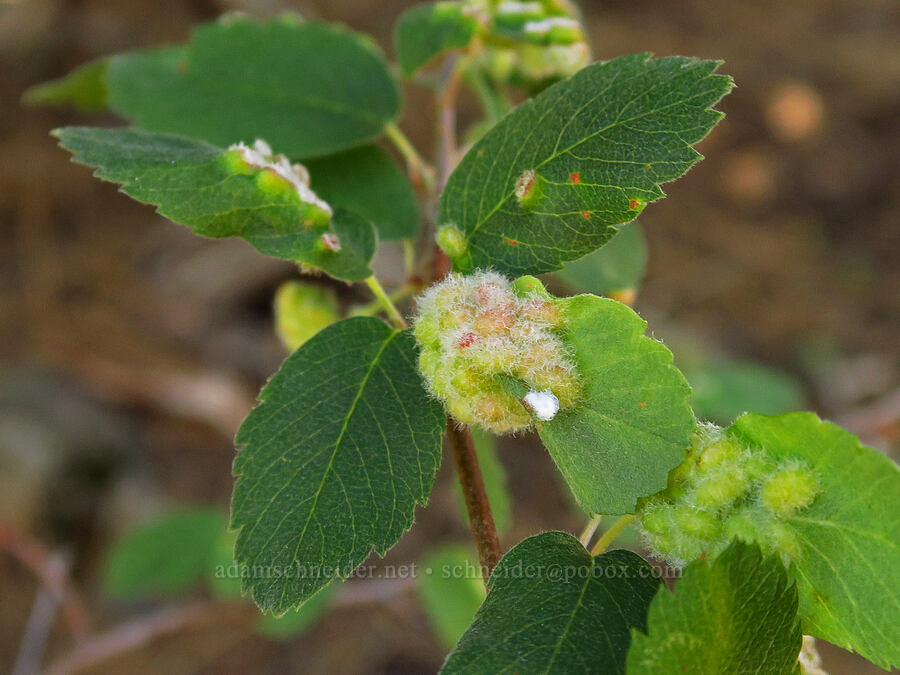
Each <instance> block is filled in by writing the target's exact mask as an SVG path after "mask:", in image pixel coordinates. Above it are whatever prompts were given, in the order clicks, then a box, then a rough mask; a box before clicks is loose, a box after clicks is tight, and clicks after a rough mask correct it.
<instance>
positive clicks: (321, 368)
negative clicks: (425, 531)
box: [232, 317, 444, 613]
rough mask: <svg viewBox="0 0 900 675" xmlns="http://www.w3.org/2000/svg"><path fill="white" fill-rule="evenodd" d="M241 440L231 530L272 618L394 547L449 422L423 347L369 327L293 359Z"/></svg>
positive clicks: (340, 329)
mask: <svg viewBox="0 0 900 675" xmlns="http://www.w3.org/2000/svg"><path fill="white" fill-rule="evenodd" d="M260 401H261V403H260V405H259V406H258V407H257V408H256V409H255V410H254V411H253V412H252V413H250V416H249V417H248V418H247V419H246V421H245V422H244V424H243V425H242V426H241V428H240V431H239V432H238V435H237V441H236V442H237V445H238V446H239V447H241V448H242V450H241V451H240V452H239V453H238V455H237V458H236V459H235V462H234V474H235V476H237V477H238V480H237V483H236V485H235V489H234V499H233V502H232V526H233V527H235V528H240V533H239V535H238V542H237V548H236V551H235V554H236V555H235V557H236V559H237V560H238V562H239V563H243V564H246V565H247V566H248V570H249V574H248V576H247V578H246V579H245V580H244V588H245V589H246V590H250V591H251V592H252V593H253V598H254V599H255V600H256V603H257V604H258V605H259V606H260V607H261V608H262V609H263V610H267V611H273V612H275V613H281V612H284V611H286V610H288V609H291V608H295V607H298V606H300V605H301V604H302V603H304V602H305V601H306V600H308V599H309V598H310V597H312V596H313V595H314V594H315V593H316V592H317V591H319V590H320V589H321V588H322V587H324V586H325V585H326V584H327V583H328V582H330V581H331V580H332V579H335V578H342V579H345V578H347V576H348V575H349V574H350V573H351V572H352V571H353V569H355V568H356V566H357V565H359V564H360V563H361V562H363V560H365V558H366V557H367V556H368V555H369V553H370V552H371V551H372V550H373V549H374V550H375V551H376V552H378V553H379V554H380V555H384V553H385V552H386V551H387V550H388V549H389V548H390V547H391V546H393V545H394V543H395V542H396V541H397V540H398V539H399V538H400V536H401V535H402V534H403V532H405V531H406V530H407V529H408V528H409V527H410V525H412V521H413V511H414V509H415V505H416V504H424V503H425V502H426V501H427V499H428V495H429V494H430V492H431V488H432V485H433V482H434V473H435V471H436V470H437V467H438V464H439V463H440V454H441V433H442V431H443V428H444V414H443V411H442V410H441V406H440V405H439V404H438V403H437V402H436V401H435V400H433V399H432V398H430V397H429V396H428V395H427V394H426V393H425V389H424V388H423V385H422V381H421V379H420V377H419V373H418V371H417V369H416V353H415V342H414V340H413V337H412V335H411V334H410V333H409V332H408V331H397V330H394V329H392V328H391V327H389V326H388V325H387V324H385V323H384V322H382V321H380V320H378V319H373V318H369V317H358V318H353V319H346V320H344V321H341V322H339V323H336V324H333V325H331V326H329V327H328V328H326V329H325V330H323V331H322V332H321V333H319V334H318V335H317V336H315V337H314V338H313V339H311V340H310V341H309V342H307V343H306V344H304V345H303V346H302V347H301V348H300V349H298V350H297V351H296V352H294V354H293V355H292V356H290V357H289V358H288V359H287V360H286V361H285V362H284V364H282V366H281V369H280V370H279V371H278V373H277V374H276V375H275V376H274V377H273V378H272V379H271V381H270V382H269V384H267V385H266V387H265V388H264V389H263V390H262V393H261V394H260Z"/></svg>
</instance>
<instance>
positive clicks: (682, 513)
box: [674, 504, 722, 540]
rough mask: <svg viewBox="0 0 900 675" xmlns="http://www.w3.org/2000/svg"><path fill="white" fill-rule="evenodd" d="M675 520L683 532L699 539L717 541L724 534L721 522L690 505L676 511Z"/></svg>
mask: <svg viewBox="0 0 900 675" xmlns="http://www.w3.org/2000/svg"><path fill="white" fill-rule="evenodd" d="M674 520H675V524H676V525H678V527H679V528H680V529H681V531H682V532H684V533H685V534H686V535H689V536H691V537H696V538H698V539H706V540H709V539H715V538H717V537H718V536H719V535H720V534H721V533H722V521H721V520H719V519H718V518H716V516H715V515H713V514H711V513H709V512H707V511H701V510H700V509H697V508H693V507H691V506H690V505H688V504H685V505H683V506H680V507H678V508H677V509H676V510H675V514H674Z"/></svg>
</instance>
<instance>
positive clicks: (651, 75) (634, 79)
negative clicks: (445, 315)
mask: <svg viewBox="0 0 900 675" xmlns="http://www.w3.org/2000/svg"><path fill="white" fill-rule="evenodd" d="M718 65H719V64H718V62H715V61H698V60H696V59H689V58H684V57H667V58H662V59H655V60H654V59H651V58H650V56H649V55H648V54H634V55H631V56H624V57H621V58H618V59H615V60H613V61H609V62H606V63H597V64H594V65H592V66H588V67H587V68H584V69H582V70H581V71H580V72H578V73H577V74H575V75H574V76H573V77H571V78H568V79H566V80H563V81H562V82H559V83H557V84H555V85H553V86H552V87H549V88H548V89H546V90H545V91H544V92H542V93H541V94H539V95H538V96H537V97H535V98H533V99H531V100H528V101H526V102H525V103H523V104H522V105H520V106H519V107H518V108H516V109H515V110H514V111H513V112H512V113H510V114H509V115H507V116H506V117H505V118H504V119H503V120H501V121H500V122H499V123H498V124H497V125H496V126H495V127H494V128H493V129H491V130H490V131H489V132H488V133H487V134H486V135H485V136H484V137H483V138H482V139H481V140H480V141H479V142H478V143H476V144H475V146H474V147H473V148H472V149H471V150H470V151H469V152H468V153H467V154H466V156H465V157H464V158H463V160H462V162H460V164H459V166H458V167H457V168H456V170H455V171H454V172H453V174H452V175H451V177H450V180H449V181H448V184H447V187H446V189H445V190H444V192H443V194H442V196H441V203H440V212H439V223H440V224H442V225H443V224H447V223H453V224H455V225H456V226H457V227H458V228H459V229H460V230H462V232H463V234H464V235H465V238H466V242H467V244H468V251H467V252H466V253H465V254H463V255H461V256H459V257H457V258H456V259H455V260H454V265H455V266H456V268H457V270H459V271H461V272H468V271H471V270H472V269H475V268H479V267H492V268H493V269H495V270H497V271H499V272H503V273H505V274H507V275H509V276H519V275H524V274H540V273H543V272H551V271H553V270H557V269H559V268H560V267H562V266H563V264H564V263H565V262H566V261H569V260H574V259H576V258H580V257H581V256H583V255H586V254H587V253H590V252H591V251H593V250H595V249H597V248H599V247H600V246H602V245H603V244H604V243H605V242H606V241H607V240H608V239H609V238H610V237H612V236H613V234H615V232H616V231H617V229H618V227H619V226H620V225H621V224H623V223H626V222H629V221H631V220H633V219H634V218H635V217H636V216H637V215H638V213H640V211H641V209H642V208H643V206H644V204H646V203H648V202H651V201H655V200H657V199H660V198H662V197H663V196H664V193H663V191H662V189H661V188H660V185H661V184H662V183H666V182H668V181H671V180H675V179H676V178H678V177H680V176H681V175H683V174H684V173H685V172H686V171H687V170H688V169H689V168H690V167H691V166H692V165H693V164H695V163H696V162H697V161H698V160H699V159H700V158H701V156H700V154H699V153H698V152H697V151H695V150H694V149H693V148H692V147H691V146H692V144H694V143H696V142H698V141H699V140H701V139H702V138H703V137H704V136H706V134H707V133H708V132H709V131H710V129H712V127H713V126H714V125H715V124H716V122H717V121H718V120H719V119H720V118H721V117H722V113H719V112H716V111H714V110H712V109H711V106H712V105H714V104H715V103H716V102H717V101H718V100H719V99H720V98H722V96H724V95H725V94H727V93H728V91H729V90H730V89H731V87H732V81H731V79H730V78H729V77H726V76H724V75H717V74H714V72H713V71H714V70H715V69H716V67H717V66H718ZM527 171H533V172H534V173H535V180H534V182H533V184H532V185H531V186H530V188H529V191H528V197H527V199H526V200H525V201H523V202H522V203H520V201H519V199H518V198H517V196H516V194H515V191H516V184H517V182H518V181H520V179H521V178H522V177H523V176H524V175H525V174H526V172H527Z"/></svg>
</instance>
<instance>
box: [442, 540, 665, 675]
mask: <svg viewBox="0 0 900 675" xmlns="http://www.w3.org/2000/svg"><path fill="white" fill-rule="evenodd" d="M488 585H489V588H490V591H489V592H488V595H487V598H486V599H485V601H484V603H483V604H482V605H481V608H480V609H479V610H478V612H477V614H476V615H475V620H474V621H473V623H472V625H471V626H470V627H469V629H468V630H467V631H466V632H465V634H464V635H463V636H462V638H461V639H460V641H459V644H457V646H456V648H455V649H454V650H453V651H452V652H451V653H450V655H449V656H448V657H447V660H446V662H445V663H444V667H443V668H442V669H441V673H444V674H445V675H448V674H452V673H500V672H514V673H521V674H523V675H524V674H526V673H565V674H567V675H572V674H575V673H624V672H625V654H626V652H627V651H628V644H629V642H630V630H631V629H632V628H635V627H636V628H641V629H644V628H645V627H646V616H647V608H648V607H649V605H650V601H651V600H652V599H653V595H654V594H655V593H656V591H657V589H658V588H659V586H660V580H659V576H657V574H656V573H655V572H654V570H653V568H651V567H650V566H649V565H648V564H647V563H646V562H645V561H644V560H642V559H641V558H640V557H639V556H637V555H635V554H634V553H632V552H631V551H611V552H609V553H605V554H603V555H600V556H597V557H596V558H592V557H591V555H590V554H589V553H588V552H587V551H586V550H585V548H584V546H582V545H581V543H580V542H579V541H578V540H577V539H575V538H574V537H572V536H571V535H569V534H566V533H564V532H545V533H544V534H538V535H535V536H533V537H529V538H528V539H525V540H524V541H522V542H520V543H519V544H517V545H516V546H515V547H513V548H512V549H511V550H510V551H509V552H507V554H506V555H505V556H503V559H502V560H501V561H500V563H499V564H498V565H497V567H496V568H495V569H494V571H493V573H492V574H491V578H490V581H489V583H488Z"/></svg>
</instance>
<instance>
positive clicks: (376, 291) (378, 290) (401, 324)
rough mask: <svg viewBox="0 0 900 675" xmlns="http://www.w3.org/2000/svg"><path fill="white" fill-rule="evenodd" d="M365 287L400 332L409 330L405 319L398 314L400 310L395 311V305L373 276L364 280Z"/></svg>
mask: <svg viewBox="0 0 900 675" xmlns="http://www.w3.org/2000/svg"><path fill="white" fill-rule="evenodd" d="M366 286H368V287H369V290H370V291H372V294H373V295H374V296H375V299H376V300H378V302H380V303H381V306H382V307H383V308H384V311H385V312H387V315H388V316H389V317H390V319H391V322H392V323H393V324H394V325H395V326H396V327H397V328H399V329H400V330H405V329H407V328H409V326H408V325H407V323H406V319H404V318H403V315H402V314H400V310H398V309H397V305H395V304H394V303H393V301H391V299H390V298H389V297H388V294H387V293H385V291H384V288H382V286H381V284H380V283H379V282H378V279H376V278H375V277H374V276H371V277H369V278H368V279H366Z"/></svg>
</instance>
